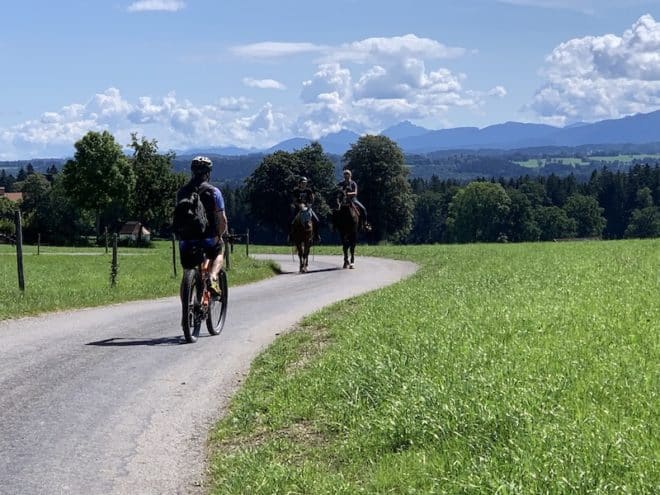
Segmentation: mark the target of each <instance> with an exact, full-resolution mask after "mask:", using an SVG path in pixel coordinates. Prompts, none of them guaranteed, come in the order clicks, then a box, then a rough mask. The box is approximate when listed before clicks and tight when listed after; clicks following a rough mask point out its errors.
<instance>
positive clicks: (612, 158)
mask: <svg viewBox="0 0 660 495" xmlns="http://www.w3.org/2000/svg"><path fill="white" fill-rule="evenodd" d="M634 160H640V161H648V162H651V163H655V162H657V161H658V160H660V154H639V155H602V156H600V155H593V156H588V157H587V158H578V157H550V158H530V159H529V160H523V161H515V162H514V163H517V164H518V165H520V166H521V167H526V168H540V167H543V166H544V165H546V164H548V163H561V164H562V165H567V166H571V167H574V168H575V167H581V166H586V165H590V164H592V163H593V162H600V163H603V164H612V163H617V162H618V163H622V164H632V163H633V161H634Z"/></svg>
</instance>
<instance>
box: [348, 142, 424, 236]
mask: <svg viewBox="0 0 660 495" xmlns="http://www.w3.org/2000/svg"><path fill="white" fill-rule="evenodd" d="M343 162H344V168H347V169H350V170H351V171H352V173H353V179H354V180H355V181H356V182H357V184H358V197H359V199H360V201H361V202H362V203H363V204H364V205H365V207H366V208H367V211H368V212H369V221H370V223H371V225H372V227H373V232H372V235H373V237H374V239H375V240H376V241H380V240H384V239H387V240H393V241H398V240H401V239H403V238H405V236H406V235H407V234H408V232H410V229H411V226H412V218H413V208H414V198H413V194H412V190H411V187H410V183H409V182H408V180H407V175H408V168H407V167H406V165H405V162H404V158H403V153H402V152H401V149H400V148H399V146H398V145H397V144H396V143H395V142H394V141H392V140H391V139H389V138H388V137H386V136H371V135H367V136H362V137H360V138H359V139H358V141H357V143H355V144H353V145H352V146H351V148H350V149H349V150H348V151H347V152H346V153H345V154H344V158H343Z"/></svg>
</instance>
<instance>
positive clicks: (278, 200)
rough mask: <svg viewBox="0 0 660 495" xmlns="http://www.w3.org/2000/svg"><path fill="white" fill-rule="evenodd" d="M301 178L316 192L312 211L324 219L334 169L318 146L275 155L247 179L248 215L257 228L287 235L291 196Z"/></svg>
mask: <svg viewBox="0 0 660 495" xmlns="http://www.w3.org/2000/svg"><path fill="white" fill-rule="evenodd" d="M301 175H304V176H306V177H308V178H309V180H310V183H311V185H312V187H313V188H314V190H315V191H317V194H316V199H315V203H314V205H313V208H314V210H315V211H316V212H317V214H319V216H321V217H323V215H324V213H326V212H327V211H328V210H329V208H328V204H327V200H326V198H327V194H329V191H333V190H334V166H333V164H332V162H331V161H330V159H329V158H328V157H327V156H326V155H325V154H324V152H323V148H322V147H321V145H320V144H318V143H312V144H311V145H308V146H306V147H304V148H302V149H300V150H296V151H294V152H293V153H288V152H286V151H277V152H275V153H273V154H271V155H266V156H265V157H264V158H263V160H262V161H261V163H260V164H259V166H258V167H257V168H256V169H255V170H254V172H253V173H252V175H250V176H249V177H248V178H247V179H246V196H247V201H248V203H249V205H250V211H251V213H252V215H253V217H254V218H255V219H257V222H258V224H260V225H261V226H264V227H266V228H271V229H273V230H274V231H275V232H276V233H277V234H284V235H286V234H287V233H288V232H289V227H290V223H291V214H290V205H291V201H292V197H291V192H292V190H293V188H294V187H295V186H296V184H297V182H298V178H299V177H300V176H301Z"/></svg>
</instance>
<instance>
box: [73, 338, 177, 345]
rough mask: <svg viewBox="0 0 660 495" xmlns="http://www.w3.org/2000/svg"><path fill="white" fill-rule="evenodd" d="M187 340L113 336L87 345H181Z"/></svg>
mask: <svg viewBox="0 0 660 495" xmlns="http://www.w3.org/2000/svg"><path fill="white" fill-rule="evenodd" d="M185 342H186V341H185V339H184V338H183V337H159V338H157V339H127V338H123V337H112V338H109V339H104V340H97V341H96V342H88V343H87V344H85V345H95V346H99V347H125V346H132V345H149V346H153V345H180V344H184V343H185Z"/></svg>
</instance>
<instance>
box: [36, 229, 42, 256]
mask: <svg viewBox="0 0 660 495" xmlns="http://www.w3.org/2000/svg"><path fill="white" fill-rule="evenodd" d="M40 254H41V233H39V234H37V256H38V255H40Z"/></svg>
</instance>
